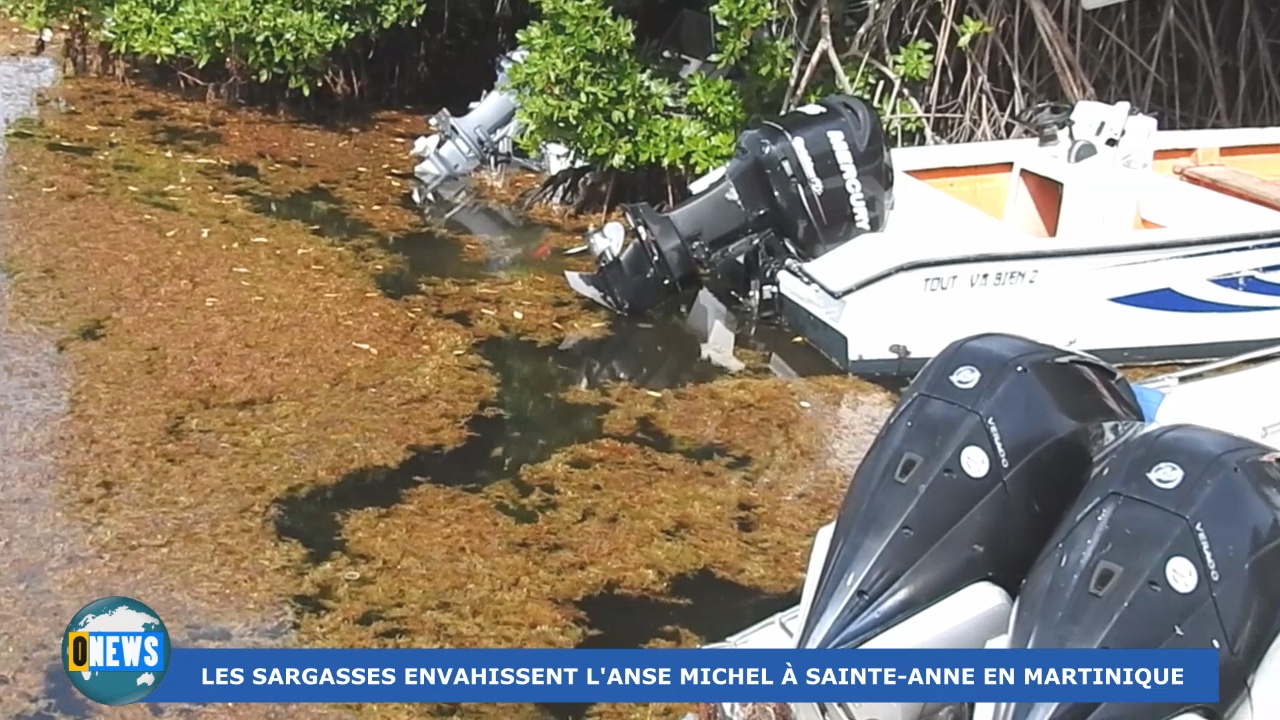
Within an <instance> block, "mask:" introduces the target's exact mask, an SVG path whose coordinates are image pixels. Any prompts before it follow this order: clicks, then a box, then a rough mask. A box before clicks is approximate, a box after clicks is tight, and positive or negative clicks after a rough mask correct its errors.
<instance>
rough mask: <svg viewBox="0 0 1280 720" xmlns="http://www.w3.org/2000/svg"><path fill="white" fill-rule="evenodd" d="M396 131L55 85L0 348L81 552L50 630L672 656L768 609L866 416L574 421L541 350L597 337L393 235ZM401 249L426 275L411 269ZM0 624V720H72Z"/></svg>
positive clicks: (731, 385)
mask: <svg viewBox="0 0 1280 720" xmlns="http://www.w3.org/2000/svg"><path fill="white" fill-rule="evenodd" d="M424 126H425V123H424V122H423V121H422V119H421V118H418V117H410V116H404V115H397V114H394V113H388V114H384V115H381V116H379V117H378V118H376V119H375V121H374V122H373V123H372V124H370V125H368V126H366V127H363V128H360V129H355V128H343V129H326V128H322V127H314V126H308V125H305V124H300V123H297V122H289V121H285V120H282V119H278V118H272V117H266V116H262V115H259V114H256V113H253V112H250V111H243V110H242V111H230V110H226V109H220V108H217V107H213V106H207V105H204V104H189V103H184V102H181V101H177V100H175V99H173V98H172V97H170V96H167V95H164V94H161V93H158V92H153V91H148V90H143V89H139V88H135V87H126V86H122V85H119V84H116V83H114V82H109V81H96V80H73V81H67V82H65V83H64V85H63V87H62V88H61V89H60V90H58V91H57V92H56V93H53V94H50V96H49V98H48V99H47V101H46V102H45V103H44V107H43V111H42V117H41V120H40V121H39V122H32V123H26V124H20V125H19V126H17V127H16V128H14V129H12V130H11V133H10V138H9V143H10V147H9V151H8V156H7V162H6V169H5V173H6V175H5V183H6V190H5V193H6V195H7V197H6V203H7V205H6V206H5V207H6V212H5V215H4V246H3V251H4V258H3V260H4V267H5V269H6V271H7V272H9V273H10V274H11V275H12V276H13V289H12V292H13V297H12V303H11V307H12V308H13V309H15V310H16V311H17V313H18V315H17V317H16V318H11V320H10V321H11V322H15V323H23V324H24V325H26V326H28V327H32V328H36V329H38V330H39V331H41V332H44V333H46V334H47V335H48V336H50V337H52V338H54V339H56V342H57V347H58V350H59V355H58V357H59V361H60V363H61V364H62V366H63V368H64V372H65V373H66V377H67V385H68V390H67V395H68V410H67V415H66V418H65V421H64V422H63V423H61V424H60V426H59V433H60V435H59V437H60V438H61V439H60V442H59V444H58V448H57V452H56V455H55V459H56V463H57V467H58V478H57V484H56V492H55V493H54V496H53V500H52V501H53V502H54V503H55V504H56V512H55V513H54V514H53V515H51V517H55V516H56V518H57V520H56V522H57V523H58V533H59V537H62V538H65V539H66V540H67V542H68V543H69V544H71V545H74V546H75V548H77V550H76V551H75V552H73V553H71V554H70V556H68V557H62V558H60V559H58V560H57V572H56V573H54V574H52V576H51V577H50V579H49V583H50V584H51V585H52V587H51V589H50V593H51V594H52V595H53V596H56V597H59V598H61V599H62V601H63V602H64V604H65V607H59V608H56V610H54V611H51V612H49V613H48V615H49V620H48V623H50V624H53V623H55V621H57V622H65V618H67V617H69V616H70V614H71V612H73V611H74V610H75V608H76V606H78V605H79V604H81V603H82V602H85V601H88V600H90V599H92V598H95V597H98V596H102V595H106V594H112V593H120V594H126V595H131V596H134V597H138V598H139V599H141V600H143V601H144V602H147V603H148V604H151V605H152V606H153V607H155V608H156V610H157V611H158V612H159V613H160V614H161V616H162V617H164V618H166V620H167V621H168V622H169V627H170V630H171V632H172V633H174V636H175V641H176V642H179V643H187V644H203V645H224V646H244V645H264V644H284V645H297V646H330V647H344V646H351V647H640V646H653V647H674V646H694V645H697V644H698V643H700V642H703V641H708V640H717V639H720V638H721V637H723V636H724V635H725V634H727V633H729V632H732V631H734V630H736V629H739V628H740V627H741V626H742V625H744V624H746V623H747V622H751V621H754V620H756V619H759V618H761V617H763V616H764V615H765V614H768V613H770V612H773V611H776V610H778V609H781V608H782V607H784V606H785V605H786V604H787V603H789V602H794V600H795V591H796V589H797V588H798V586H799V583H800V580H801V577H802V572H803V567H804V563H805V558H806V556H807V553H808V550H809V543H810V540H811V537H812V533H813V531H814V530H815V529H816V528H817V527H818V526H820V525H821V524H823V523H824V522H827V521H828V520H829V519H830V518H831V517H832V516H833V512H834V510H835V507H836V505H837V504H838V501H839V498H840V496H841V495H842V494H843V492H844V489H845V486H846V484H847V481H848V478H849V475H850V473H851V471H852V469H853V468H854V467H855V465H856V462H857V460H858V458H859V457H860V456H861V454H862V452H864V451H865V449H866V446H867V445H868V444H869V442H870V440H871V438H872V437H873V436H874V433H875V432H876V430H877V429H878V427H879V424H880V422H881V421H882V420H883V419H884V418H885V416H886V414H887V412H888V410H889V409H890V407H891V404H892V399H891V397H890V396H889V395H888V394H887V393H885V392H883V391H881V390H879V389H877V388H875V387H873V386H870V385H868V384H865V383H862V382H859V381H857V380H853V379H850V378H845V377H841V376H831V377H822V378H812V379H803V380H782V379H776V378H772V377H766V376H764V375H762V374H760V373H755V374H751V373H748V375H747V376H741V377H720V376H713V377H708V378H702V379H701V381H699V382H694V383H688V384H683V385H677V386H673V387H657V388H653V387H649V388H644V387H639V386H635V385H630V384H625V383H624V384H618V383H614V384H606V385H603V386H588V387H585V388H584V387H583V386H582V384H581V383H577V382H576V381H575V380H574V378H573V377H570V375H572V373H569V374H566V373H565V372H564V370H563V368H562V367H559V366H558V365H557V362H558V360H557V358H558V357H559V356H560V355H559V354H562V353H561V351H558V350H557V349H556V345H557V344H558V343H559V342H561V341H562V340H564V339H565V338H566V337H569V336H575V337H577V336H585V337H600V336H603V335H607V334H608V332H609V327H610V325H609V322H610V319H609V318H608V317H606V316H605V315H604V314H603V313H602V312H600V311H599V310H596V309H592V308H589V307H587V306H585V305H584V304H583V303H582V302H581V301H579V300H578V299H577V298H575V297H574V296H573V294H572V292H571V291H569V290H568V288H567V287H565V285H564V283H563V281H562V279H561V278H560V277H559V275H558V274H557V272H554V271H550V270H547V269H546V268H541V267H539V265H538V263H537V261H530V262H528V263H525V264H524V265H523V266H521V267H519V268H516V269H513V270H510V271H507V272H502V273H496V274H495V273H488V272H480V271H476V268H477V267H479V266H480V265H482V264H483V262H484V260H485V257H486V253H487V252H488V250H487V248H488V247H489V246H487V245H486V244H485V243H484V242H481V241H478V240H477V239H475V238H470V237H467V236H466V235H462V234H458V233H456V232H452V231H450V230H448V229H446V228H441V227H435V226H429V225H427V224H425V223H424V221H423V219H422V218H421V217H420V216H419V214H418V213H417V212H416V211H414V210H410V209H407V207H406V204H405V202H404V196H405V194H406V192H407V190H408V185H409V180H407V179H406V178H405V177H404V175H403V171H405V170H408V169H409V168H410V167H411V164H412V161H411V159H409V158H408V157H407V156H406V154H405V153H406V150H407V149H408V147H409V145H410V143H411V141H412V138H413V137H414V136H415V135H416V134H417V133H420V132H421V131H422V130H423V129H424ZM546 216H547V214H545V213H544V217H546ZM576 232H577V228H576V226H571V227H570V228H565V227H560V228H551V229H549V230H548V231H547V233H546V237H547V238H548V240H547V242H549V243H550V244H551V245H553V246H555V247H558V248H559V247H566V246H568V245H569V244H572V243H573V242H574V238H575V237H576V234H575V233H576ZM406 245H412V246H413V248H414V250H413V253H417V256H418V257H419V261H420V262H424V263H426V264H427V265H432V264H433V263H435V264H436V265H435V267H437V268H438V269H439V271H438V272H431V271H428V272H425V273H423V272H418V271H412V272H411V271H410V270H407V269H406V267H405V263H406V257H407V256H409V255H412V254H413V253H406V252H404V248H405V246H406ZM535 257H541V256H539V255H536V254H535ZM419 269H420V268H419ZM388 278H391V279H392V280H388ZM389 284H392V285H394V286H395V287H396V288H397V292H394V293H392V292H388V285H389ZM20 511H21V510H20V509H13V508H8V509H6V511H5V512H6V514H12V513H16V512H20ZM0 521H3V519H0ZM5 552H6V551H5V549H4V548H3V547H0V560H3V561H4V562H5V563H7V564H9V565H13V566H18V565H20V564H22V563H28V564H29V563H40V562H45V560H42V558H40V557H34V558H33V557H30V556H29V554H28V555H25V556H23V557H18V556H17V555H16V554H4V553H5ZM47 562H50V563H52V562H54V561H53V560H48V561H47ZM23 592H24V589H23V588H22V587H12V586H11V587H9V588H7V589H6V590H5V591H4V594H3V595H0V599H5V598H12V599H15V600H18V599H21V597H20V596H21V595H22V593H23ZM14 596H18V597H14ZM18 607H20V605H18ZM5 624H6V626H7V627H10V628H15V632H14V637H13V638H12V639H11V640H10V642H9V645H10V647H8V648H7V649H5V654H4V655H3V656H0V662H3V665H4V666H3V667H0V677H3V678H4V679H5V681H6V683H7V684H8V689H7V690H6V692H5V693H3V694H0V714H6V715H11V714H19V715H20V714H22V713H31V712H33V710H34V708H36V706H37V705H41V704H43V706H44V708H45V711H46V712H48V711H50V708H52V711H54V712H55V714H56V713H62V714H65V715H71V716H75V715H78V714H79V715H84V714H86V713H87V710H85V709H84V708H83V704H82V703H81V704H77V703H76V702H74V697H71V696H70V695H68V693H70V692H71V691H70V690H69V689H68V688H66V687H65V680H62V681H59V680H58V676H59V675H61V672H60V671H57V670H56V667H53V666H52V665H50V666H49V667H50V668H51V670H50V671H49V672H48V673H46V674H42V673H40V672H36V671H32V670H30V669H29V668H30V667H31V663H32V662H49V663H51V662H52V661H53V655H52V653H53V650H52V649H51V648H52V646H53V642H54V640H53V638H56V637H57V633H59V632H61V629H62V628H61V626H50V627H46V626H44V623H41V624H40V626H38V627H35V626H34V625H36V624H35V623H30V622H28V623H27V626H26V627H24V626H22V625H21V624H20V623H18V622H17V621H16V620H14V619H12V618H10V619H9V621H8V622H6V623H5ZM59 682H61V683H62V686H61V687H59ZM51 697H52V698H53V699H51ZM58 697H61V700H59V699H58ZM50 703H52V705H50ZM685 709H687V708H675V707H659V706H632V705H619V706H595V707H591V708H585V709H578V710H575V711H566V710H563V709H548V708H538V707H533V706H519V707H511V706H448V707H441V706H425V705H422V706H400V705H384V706H352V707H328V708H279V707H278V708H254V707H247V706H239V707H217V708H206V709H205V710H204V711H203V712H202V714H204V715H207V716H210V717H239V716H244V717H295V716H296V717H311V716H317V717H320V716H328V715H332V716H334V717H360V718H404V717H424V716H443V717H450V716H456V717H494V718H498V717H501V718H519V717H530V718H533V717H548V716H557V717H572V716H580V715H581V714H582V713H585V714H586V715H587V716H593V717H600V718H649V717H674V716H676V715H677V713H679V712H680V711H682V710H685ZM94 712H95V714H98V715H102V716H104V717H106V716H110V717H139V718H142V717H147V716H149V712H148V710H147V709H145V708H139V707H132V708H130V707H126V708H118V709H110V710H106V711H103V712H98V711H97V710H95V711H94ZM32 717H34V716H32Z"/></svg>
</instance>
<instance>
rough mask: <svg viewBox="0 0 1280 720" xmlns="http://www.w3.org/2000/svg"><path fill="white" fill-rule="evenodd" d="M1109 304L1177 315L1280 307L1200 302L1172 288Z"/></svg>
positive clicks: (1265, 309) (1126, 297)
mask: <svg viewBox="0 0 1280 720" xmlns="http://www.w3.org/2000/svg"><path fill="white" fill-rule="evenodd" d="M1111 302H1113V303H1118V304H1120V305H1128V306H1129V307H1136V308H1142V309H1144V310H1161V311H1164V312H1177V313H1240V312H1267V311H1270V310H1280V307H1252V306H1249V305H1228V304H1226V303H1219V302H1211V301H1209V300H1201V299H1199V298H1193V297H1191V296H1190V295H1185V294H1183V293H1180V292H1178V291H1177V290H1174V289H1173V288H1163V289H1161V290H1149V291H1147V292H1141V293H1135V294H1133V295H1123V296H1121V297H1116V298H1111Z"/></svg>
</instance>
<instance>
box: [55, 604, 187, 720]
mask: <svg viewBox="0 0 1280 720" xmlns="http://www.w3.org/2000/svg"><path fill="white" fill-rule="evenodd" d="M169 652H170V647H169V631H168V629H166V628H165V626H164V623H163V622H162V621H161V620H160V616H159V615H157V614H156V612H155V611H154V610H152V609H151V608H149V607H147V606H146V605H143V604H142V603H140V602H138V601H137V600H134V599H133V598H127V597H107V598H101V599H99V600H94V601H93V602H91V603H89V604H88V605H85V606H84V607H83V608H80V612H78V613H76V615H75V617H73V618H71V622H70V623H68V624H67V632H66V633H65V634H64V635H63V637H62V666H63V667H64V668H66V670H67V677H68V678H70V679H71V684H72V685H73V686H75V688H76V690H79V691H80V692H81V693H82V694H83V695H84V696H85V697H87V698H89V699H90V700H92V701H93V702H96V703H99V704H102V705H128V704H129V703H135V702H138V701H139V700H142V699H143V698H145V697H147V696H148V695H150V694H151V693H152V691H154V690H155V689H156V687H158V686H159V685H160V681H161V680H163V679H164V673H165V670H166V669H167V668H168V667H169Z"/></svg>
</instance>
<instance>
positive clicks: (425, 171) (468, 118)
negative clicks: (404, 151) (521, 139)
mask: <svg viewBox="0 0 1280 720" xmlns="http://www.w3.org/2000/svg"><path fill="white" fill-rule="evenodd" d="M525 55H526V53H525V51H523V50H515V51H513V52H510V53H507V54H506V55H504V56H502V57H501V58H500V59H499V60H498V79H497V82H496V83H495V84H494V87H493V90H491V91H490V92H489V93H488V94H486V95H485V96H484V97H483V98H482V99H481V100H480V102H479V103H478V104H476V106H475V107H474V108H472V109H471V111H470V112H468V113H467V114H466V115H463V116H462V117H459V118H455V117H453V116H452V115H450V114H449V111H448V110H441V111H440V112H439V113H437V114H436V115H435V116H434V117H433V118H431V120H430V123H431V126H432V127H433V128H435V131H436V134H435V135H431V136H429V137H425V138H419V140H418V142H417V144H416V145H415V146H414V149H413V155H415V156H418V157H421V158H423V159H422V162H420V163H418V165H417V167H415V168H414V169H413V172H414V174H416V175H417V176H418V177H419V178H421V179H422V181H423V182H424V183H426V184H427V185H428V186H434V185H435V184H437V183H439V182H441V181H443V180H446V179H449V178H458V177H463V176H465V175H467V174H469V173H471V172H472V171H473V170H475V169H476V168H477V167H479V166H480V165H481V164H482V163H485V162H489V161H491V160H493V159H495V158H496V157H498V156H500V155H511V152H512V151H511V147H510V145H511V142H512V140H513V139H514V138H515V136H516V135H517V134H519V132H520V127H519V123H518V121H517V120H516V108H517V104H516V95H515V92H514V91H512V90H511V89H510V88H508V87H507V70H508V69H509V68H510V67H511V66H512V65H513V64H515V63H518V62H521V61H523V60H524V58H525Z"/></svg>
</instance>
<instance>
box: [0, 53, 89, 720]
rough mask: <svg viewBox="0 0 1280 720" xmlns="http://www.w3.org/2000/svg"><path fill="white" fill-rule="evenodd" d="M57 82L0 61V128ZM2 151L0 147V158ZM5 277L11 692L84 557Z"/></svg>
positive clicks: (30, 61)
mask: <svg viewBox="0 0 1280 720" xmlns="http://www.w3.org/2000/svg"><path fill="white" fill-rule="evenodd" d="M56 78H57V69H56V66H55V64H54V63H53V62H51V61H50V60H49V59H47V58H4V59H0V125H3V126H4V128H5V130H6V131H7V130H8V128H9V126H10V125H11V124H12V123H13V121H14V120H16V119H18V118H22V117H26V116H29V115H31V114H32V113H33V112H34V111H35V95H36V92H37V91H38V90H40V89H42V88H46V87H49V86H50V85H52V84H53V83H54V82H55V80H56ZM5 146H6V143H5V140H4V139H3V138H0V158H3V155H4V149H5ZM2 191H3V188H0V192H2ZM8 210H9V203H4V202H0V228H2V229H0V244H2V243H4V242H5V241H6V240H7V239H8V238H7V234H8V232H9V231H10V228H9V226H8V223H7V215H8V214H9V213H8ZM2 249H3V248H0V250H2ZM5 270H6V268H4V267H3V266H0V458H3V461H2V462H0V498H2V500H0V570H2V571H3V574H4V576H5V580H4V582H3V583H0V607H3V608H4V609H3V611H2V612H0V624H2V625H3V626H4V627H5V629H6V630H5V634H6V635H9V634H10V633H12V637H13V639H12V640H10V641H9V642H5V643H3V645H4V647H0V653H3V656H0V657H3V663H2V665H0V667H3V669H0V675H4V676H6V677H5V683H4V684H5V685H10V683H12V684H13V685H14V686H15V687H14V689H15V690H16V689H18V687H20V686H21V685H22V684H23V683H22V682H21V679H20V678H17V677H11V675H13V674H15V673H14V670H15V669H17V668H22V667H23V666H24V665H25V666H27V668H26V669H25V671H26V673H31V672H32V671H31V670H30V664H37V665H38V664H39V663H41V662H42V661H43V662H46V663H47V662H50V661H51V660H52V653H48V652H45V653H39V654H37V655H34V656H33V655H31V654H29V652H28V651H29V650H30V647H31V646H30V645H29V644H28V642H29V641H30V639H31V638H30V632H29V631H30V628H31V627H32V626H33V625H38V626H43V627H46V628H47V627H49V626H48V625H46V624H45V623H48V622H50V621H53V622H56V619H57V618H59V617H60V615H61V612H62V611H61V608H62V606H63V604H64V603H63V602H62V601H61V598H59V597H58V596H57V593H56V592H55V590H54V587H53V583H52V582H51V580H52V578H53V577H54V576H56V574H57V573H58V572H59V570H60V569H61V568H62V567H64V566H65V565H66V564H68V563H72V562H75V561H76V560H77V559H79V557H80V556H81V554H82V553H83V552H84V549H83V548H82V547H79V546H78V543H76V542H75V541H74V536H73V534H71V533H68V532H67V530H68V523H67V522H66V521H65V520H64V519H63V517H62V513H61V512H59V508H58V505H57V503H56V501H55V499H54V497H53V486H54V483H55V482H56V468H55V466H54V462H53V453H54V450H55V443H56V437H55V432H56V424H57V422H58V420H59V419H60V418H61V416H62V414H63V412H64V410H65V408H66V383H65V380H64V378H63V376H62V373H61V367H60V363H59V360H58V354H57V350H56V347H55V345H54V343H53V342H52V340H51V339H50V338H49V337H48V336H47V335H46V334H44V333H41V332H39V331H37V330H35V329H32V328H24V327H20V326H18V325H17V324H16V323H15V322H14V321H13V318H12V316H11V312H10V307H9V295H10V292H9V286H10V278H9V276H8V274H7V273H6V272H5ZM55 637H56V636H55V635H53V634H52V633H49V634H46V635H45V636H44V637H42V638H41V640H43V641H44V643H45V644H47V645H49V646H52V645H53V643H54V639H55ZM47 675H48V676H49V678H51V679H52V680H54V681H55V682H56V681H57V680H58V676H59V675H61V676H62V677H61V680H62V682H61V685H62V686H64V688H63V690H64V691H63V692H56V693H53V698H52V706H53V708H51V709H56V710H57V711H59V712H71V713H73V714H74V713H80V712H83V711H84V710H85V709H86V708H85V703H83V702H80V701H79V698H76V697H74V695H73V694H70V693H68V692H66V691H69V690H70V684H69V683H67V682H66V681H65V680H66V678H65V674H63V673H61V672H60V671H59V670H58V668H57V666H56V665H54V666H52V669H51V670H49V672H48V673H47ZM44 680H45V679H44V678H40V679H38V680H37V682H43V681H44ZM30 717H31V718H33V720H34V719H35V718H38V717H40V716H39V715H31V716H30Z"/></svg>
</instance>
